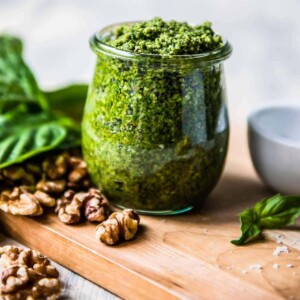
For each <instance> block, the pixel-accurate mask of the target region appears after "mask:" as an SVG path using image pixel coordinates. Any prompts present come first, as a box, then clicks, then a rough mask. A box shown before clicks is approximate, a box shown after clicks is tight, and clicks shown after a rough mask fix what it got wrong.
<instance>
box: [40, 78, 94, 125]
mask: <svg viewBox="0 0 300 300" xmlns="http://www.w3.org/2000/svg"><path fill="white" fill-rule="evenodd" d="M87 91H88V85H86V84H72V85H69V86H66V87H63V88H60V89H58V90H55V91H47V92H44V94H45V96H46V98H47V101H48V105H49V107H50V109H51V110H52V111H54V112H57V113H63V114H64V115H66V116H69V117H71V118H72V119H74V120H75V121H76V122H78V123H80V122H81V119H82V114H83V108H84V104H85V100H86V96H87Z"/></svg>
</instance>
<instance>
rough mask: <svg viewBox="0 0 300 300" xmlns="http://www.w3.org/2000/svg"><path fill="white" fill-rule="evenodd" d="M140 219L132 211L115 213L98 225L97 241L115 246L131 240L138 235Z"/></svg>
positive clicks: (126, 210) (125, 210)
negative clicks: (120, 242) (119, 242)
mask: <svg viewBox="0 0 300 300" xmlns="http://www.w3.org/2000/svg"><path fill="white" fill-rule="evenodd" d="M139 223H140V218H139V216H138V215H137V213H136V212H135V211H133V210H132V209H124V210H123V211H122V212H114V213H112V214H111V215H110V216H109V218H108V219H107V220H106V221H104V222H102V223H101V224H100V225H98V227H97V229H96V239H97V240H99V241H101V242H103V243H105V244H108V245H113V244H115V243H117V242H118V241H120V240H125V241H127V240H130V239H132V238H133V237H134V236H135V234H136V233H137V230H138V226H139Z"/></svg>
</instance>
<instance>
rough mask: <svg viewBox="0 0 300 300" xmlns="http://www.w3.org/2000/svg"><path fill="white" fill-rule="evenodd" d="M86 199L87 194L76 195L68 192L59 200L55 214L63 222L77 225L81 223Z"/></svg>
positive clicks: (70, 191) (71, 191)
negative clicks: (82, 209) (82, 208)
mask: <svg viewBox="0 0 300 300" xmlns="http://www.w3.org/2000/svg"><path fill="white" fill-rule="evenodd" d="M84 197H85V193H75V192H74V191H73V190H67V191H66V192H65V193H64V195H63V197H62V198H60V199H58V200H57V205H56V209H55V212H56V213H57V214H58V218H59V219H60V221H61V222H63V223H65V224H75V223H78V222H79V221H80V218H81V207H82V205H83V201H84Z"/></svg>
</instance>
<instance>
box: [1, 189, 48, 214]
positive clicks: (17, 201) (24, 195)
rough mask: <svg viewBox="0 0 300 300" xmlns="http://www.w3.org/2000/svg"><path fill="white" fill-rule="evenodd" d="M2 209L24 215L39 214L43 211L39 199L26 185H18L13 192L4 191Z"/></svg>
mask: <svg viewBox="0 0 300 300" xmlns="http://www.w3.org/2000/svg"><path fill="white" fill-rule="evenodd" d="M0 209H2V210H3V211H5V212H7V213H11V214H13V215H22V216H39V215H41V214H42V213H43V208H42V207H41V205H40V203H39V201H38V199H37V198H36V197H35V196H34V195H33V194H31V193H29V192H28V190H27V189H26V188H24V187H16V188H14V189H13V191H12V192H10V191H4V192H2V193H1V195H0Z"/></svg>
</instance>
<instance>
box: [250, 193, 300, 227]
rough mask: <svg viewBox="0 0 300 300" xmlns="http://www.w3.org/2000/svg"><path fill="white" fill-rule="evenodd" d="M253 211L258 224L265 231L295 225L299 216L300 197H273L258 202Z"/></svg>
mask: <svg viewBox="0 0 300 300" xmlns="http://www.w3.org/2000/svg"><path fill="white" fill-rule="evenodd" d="M254 210H255V211H256V213H257V214H258V215H259V223H260V224H261V226H262V227H264V228H267V229H273V228H280V227H283V226H287V225H292V224H294V223H295V221H296V219H297V218H298V217H299V216H300V196H282V195H280V194H278V195H275V196H274V197H272V198H269V199H264V200H262V201H261V202H258V203H257V204H256V205H255V207H254Z"/></svg>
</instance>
